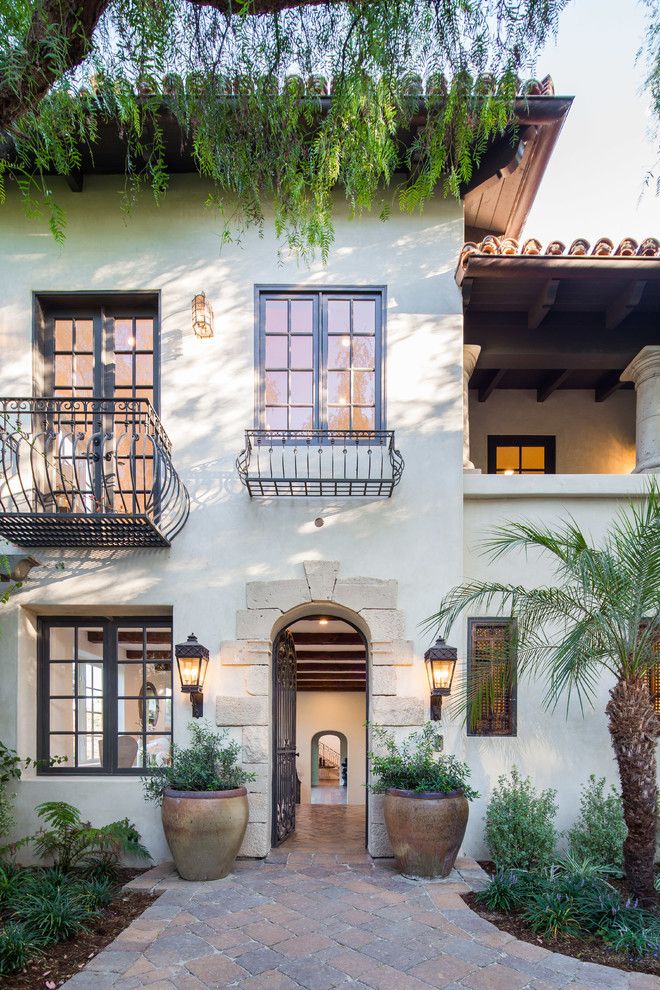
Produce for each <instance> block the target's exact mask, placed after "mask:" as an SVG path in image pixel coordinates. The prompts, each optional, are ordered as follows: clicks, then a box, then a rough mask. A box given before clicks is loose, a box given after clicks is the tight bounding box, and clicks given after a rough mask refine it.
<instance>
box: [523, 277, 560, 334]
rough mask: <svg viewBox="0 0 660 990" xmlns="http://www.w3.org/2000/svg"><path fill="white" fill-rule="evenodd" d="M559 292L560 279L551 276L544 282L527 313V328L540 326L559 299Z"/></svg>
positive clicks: (532, 328)
mask: <svg viewBox="0 0 660 990" xmlns="http://www.w3.org/2000/svg"><path fill="white" fill-rule="evenodd" d="M558 292H559V279H557V278H549V279H548V280H547V282H544V283H543V285H542V286H541V291H540V292H539V294H538V296H537V297H536V300H535V301H534V303H533V305H532V306H530V308H529V312H528V313H527V329H528V330H536V329H537V327H540V326H541V324H542V323H543V321H544V319H545V318H546V316H547V315H548V313H549V312H550V310H551V309H552V307H553V306H554V304H555V302H556V301H557V293H558Z"/></svg>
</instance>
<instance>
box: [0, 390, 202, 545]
mask: <svg viewBox="0 0 660 990" xmlns="http://www.w3.org/2000/svg"><path fill="white" fill-rule="evenodd" d="M189 508H190V500H189V496H188V492H187V491H186V488H185V486H184V485H183V483H182V481H181V479H180V478H179V476H178V474H177V472H176V471H175V469H174V465H173V463H172V451H171V444H170V441H169V438H168V436H167V434H166V433H165V430H164V429H163V426H162V424H161V422H160V419H159V418H158V416H157V414H156V412H155V411H154V409H153V408H152V406H151V404H150V402H149V401H148V400H147V399H92V398H70V397H69V398H52V397H46V398H0V536H3V537H5V538H6V539H7V540H10V541H11V542H12V543H17V544H19V545H20V546H23V547H167V546H169V545H170V543H171V541H172V540H173V539H174V537H175V536H176V535H177V533H179V532H180V531H181V529H182V528H183V526H184V525H185V522H186V520H187V518H188V512H189Z"/></svg>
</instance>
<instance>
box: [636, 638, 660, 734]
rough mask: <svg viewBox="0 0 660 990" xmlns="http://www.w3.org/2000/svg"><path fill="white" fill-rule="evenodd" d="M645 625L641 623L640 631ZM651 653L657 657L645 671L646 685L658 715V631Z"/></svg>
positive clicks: (659, 660)
mask: <svg viewBox="0 0 660 990" xmlns="http://www.w3.org/2000/svg"><path fill="white" fill-rule="evenodd" d="M646 626H647V623H645V622H644V623H642V625H641V626H640V632H641V631H642V630H643V629H644V628H645V627H646ZM653 653H654V655H655V656H656V657H658V662H657V663H656V664H654V665H653V666H652V667H649V669H648V670H647V671H646V683H647V685H648V689H649V694H650V695H651V701H652V702H653V707H654V708H655V711H656V714H657V715H660V633H658V635H657V636H655V638H654V640H653Z"/></svg>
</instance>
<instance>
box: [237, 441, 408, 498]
mask: <svg viewBox="0 0 660 990" xmlns="http://www.w3.org/2000/svg"><path fill="white" fill-rule="evenodd" d="M236 467H237V469H238V473H239V476H240V479H241V481H242V482H243V484H244V485H245V487H246V488H247V490H248V492H249V493H250V495H251V496H253V497H254V496H273V495H294V496H328V497H332V496H339V497H343V496H357V497H360V496H361V497H363V498H365V497H366V498H370V497H371V498H373V497H376V498H377V497H389V496H391V495H392V492H393V491H394V489H395V487H396V486H397V485H398V483H399V481H400V480H401V475H402V474H403V458H402V456H401V454H400V453H399V451H398V450H397V449H396V446H395V442H394V432H393V431H392V430H247V431H246V434H245V449H244V450H243V451H241V453H240V454H239V456H238V459H237V461H236Z"/></svg>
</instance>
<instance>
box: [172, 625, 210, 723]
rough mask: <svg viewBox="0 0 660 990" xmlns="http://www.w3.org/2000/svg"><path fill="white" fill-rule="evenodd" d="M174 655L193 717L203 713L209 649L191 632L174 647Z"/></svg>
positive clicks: (199, 716)
mask: <svg viewBox="0 0 660 990" xmlns="http://www.w3.org/2000/svg"><path fill="white" fill-rule="evenodd" d="M174 656H175V657H176V664H177V667H178V668H179V678H180V680H181V690H182V691H183V692H184V694H189V695H190V700H191V702H192V714H193V718H201V717H202V715H203V714H204V678H205V677H206V668H207V667H208V664H209V651H208V650H207V649H206V647H205V646H202V644H201V643H198V641H197V637H196V636H195V635H194V634H193V633H191V634H190V636H188V639H187V640H186V642H185V643H178V644H177V645H176V646H175V647H174Z"/></svg>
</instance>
